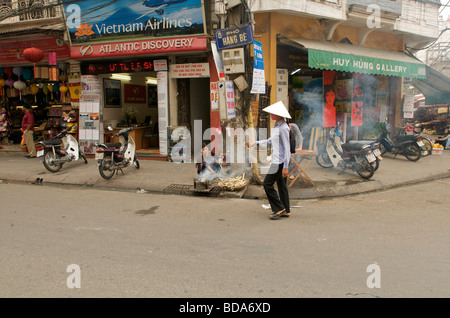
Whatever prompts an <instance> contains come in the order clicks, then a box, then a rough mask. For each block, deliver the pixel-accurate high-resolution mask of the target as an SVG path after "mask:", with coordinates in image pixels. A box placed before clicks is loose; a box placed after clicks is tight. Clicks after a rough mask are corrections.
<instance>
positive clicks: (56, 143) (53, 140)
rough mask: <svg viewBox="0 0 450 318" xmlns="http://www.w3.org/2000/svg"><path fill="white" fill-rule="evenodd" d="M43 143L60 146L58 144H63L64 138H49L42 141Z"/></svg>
mask: <svg viewBox="0 0 450 318" xmlns="http://www.w3.org/2000/svg"><path fill="white" fill-rule="evenodd" d="M41 143H43V144H44V145H50V146H58V145H61V144H62V140H61V139H49V140H44V141H41Z"/></svg>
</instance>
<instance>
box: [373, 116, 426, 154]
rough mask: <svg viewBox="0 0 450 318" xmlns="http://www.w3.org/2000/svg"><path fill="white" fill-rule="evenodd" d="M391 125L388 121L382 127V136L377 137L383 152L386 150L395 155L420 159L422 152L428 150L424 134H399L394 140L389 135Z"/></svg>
mask: <svg viewBox="0 0 450 318" xmlns="http://www.w3.org/2000/svg"><path fill="white" fill-rule="evenodd" d="M389 133H390V127H389V124H388V123H386V124H385V125H383V126H382V128H381V136H380V137H379V138H378V139H377V141H379V142H380V143H381V145H380V150H381V154H382V155H383V154H385V153H386V152H389V153H392V154H394V155H395V156H397V155H403V156H405V157H406V159H408V160H410V161H418V160H419V159H420V158H421V157H422V152H424V151H426V149H425V145H424V143H423V140H422V136H420V135H418V134H414V135H397V136H395V138H394V140H392V139H391V137H390V136H389Z"/></svg>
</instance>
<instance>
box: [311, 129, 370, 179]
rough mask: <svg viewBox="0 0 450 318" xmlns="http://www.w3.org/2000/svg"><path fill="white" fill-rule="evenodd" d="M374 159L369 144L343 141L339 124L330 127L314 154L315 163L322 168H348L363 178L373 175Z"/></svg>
mask: <svg viewBox="0 0 450 318" xmlns="http://www.w3.org/2000/svg"><path fill="white" fill-rule="evenodd" d="M376 160H377V157H376V156H375V155H374V154H373V151H372V149H371V146H370V144H368V143H358V142H355V143H343V142H342V139H341V132H340V125H339V124H338V125H337V126H336V127H334V128H331V129H330V131H329V132H328V135H327V138H326V140H325V142H323V143H322V144H320V145H319V147H318V154H317V156H316V162H317V164H318V165H319V166H321V167H323V168H332V167H335V168H340V169H342V172H344V171H345V169H347V168H350V169H352V170H353V171H356V173H358V174H359V175H360V176H361V178H363V179H370V178H371V177H372V176H373V174H374V172H375V169H374V162H376ZM342 172H341V173H342Z"/></svg>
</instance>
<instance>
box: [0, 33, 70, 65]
mask: <svg viewBox="0 0 450 318" xmlns="http://www.w3.org/2000/svg"><path fill="white" fill-rule="evenodd" d="M31 47H35V48H38V49H40V50H42V51H43V52H55V53H56V57H57V59H58V60H64V59H68V58H69V57H70V49H69V45H68V44H67V43H65V42H63V41H61V40H59V39H56V38H53V37H37V38H34V39H30V40H23V41H4V40H2V42H1V45H0V56H1V57H2V60H1V64H3V65H11V64H14V65H24V64H28V65H31V62H29V61H28V60H27V59H26V58H25V56H24V55H23V51H24V50H25V49H27V48H31ZM48 56H49V55H48V54H44V58H43V59H42V63H45V62H47V61H48Z"/></svg>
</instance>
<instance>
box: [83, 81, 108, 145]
mask: <svg viewBox="0 0 450 318" xmlns="http://www.w3.org/2000/svg"><path fill="white" fill-rule="evenodd" d="M102 85H103V82H102V80H101V79H100V77H99V76H95V75H82V76H81V94H80V103H79V105H80V109H79V119H78V127H79V130H78V140H79V141H80V148H81V149H82V150H83V151H84V152H85V153H93V152H94V151H95V149H94V145H95V144H97V143H99V142H100V143H102V142H103V131H102V132H101V133H100V127H101V126H102V125H101V122H100V121H101V118H102V116H101V114H102V108H101V107H100V104H101V103H102V96H103V95H102V92H103V88H102V87H103V86H102Z"/></svg>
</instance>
